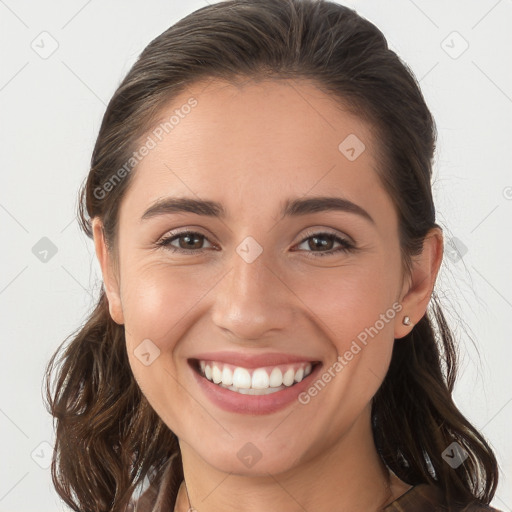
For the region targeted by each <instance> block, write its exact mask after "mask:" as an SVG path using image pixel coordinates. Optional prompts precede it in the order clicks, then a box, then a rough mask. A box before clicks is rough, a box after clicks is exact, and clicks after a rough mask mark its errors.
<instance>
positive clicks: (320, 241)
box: [298, 233, 355, 257]
mask: <svg viewBox="0 0 512 512" xmlns="http://www.w3.org/2000/svg"><path fill="white" fill-rule="evenodd" d="M304 244H306V248H305V249H300V250H304V251H305V252H306V253H316V254H314V255H311V254H308V256H312V257H316V256H329V255H333V254H336V253H339V252H349V251H352V250H355V246H354V245H353V244H352V243H351V242H349V241H348V240H345V239H344V238H341V237H339V236H337V235H334V234H333V233H314V234H312V235H309V236H308V237H307V238H304V240H302V242H301V243H300V244H299V246H298V247H300V246H301V245H304ZM335 244H338V245H339V246H338V247H334V246H335Z"/></svg>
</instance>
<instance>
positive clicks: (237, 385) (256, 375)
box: [199, 361, 313, 395]
mask: <svg viewBox="0 0 512 512" xmlns="http://www.w3.org/2000/svg"><path fill="white" fill-rule="evenodd" d="M283 366H284V368H283ZM199 368H200V370H201V373H202V374H203V375H204V376H205V377H206V378H207V379H208V380H209V381H211V382H213V383H214V384H218V385H219V386H222V387H223V388H226V389H229V390H231V391H236V392H239V393H242V394H244V395H266V394H269V393H275V392H276V391H281V390H282V389H286V388H287V387H290V386H293V385H294V384H295V383H299V382H301V381H302V380H303V379H304V378H305V377H307V376H308V375H309V374H310V373H311V372H312V370H313V365H312V364H311V363H299V364H295V365H294V366H290V367H288V368H286V366H285V365H282V366H281V367H278V366H275V367H273V368H272V371H270V368H256V369H254V370H248V369H246V368H242V367H233V366H230V365H228V364H224V363H217V362H214V361H210V362H208V363H207V362H206V361H199ZM285 368H286V371H284V369H285ZM269 371H270V374H269ZM283 371H284V373H283Z"/></svg>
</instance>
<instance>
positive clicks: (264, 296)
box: [212, 251, 298, 342]
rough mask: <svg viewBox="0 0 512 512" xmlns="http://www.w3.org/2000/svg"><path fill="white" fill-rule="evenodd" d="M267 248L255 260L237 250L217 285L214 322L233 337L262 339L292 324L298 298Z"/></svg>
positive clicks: (234, 339)
mask: <svg viewBox="0 0 512 512" xmlns="http://www.w3.org/2000/svg"><path fill="white" fill-rule="evenodd" d="M268 259H270V258H266V255H265V251H263V253H262V254H261V255H260V256H259V257H258V258H256V259H255V260H254V261H252V262H251V263H249V262H247V261H246V260H244V259H243V258H242V257H240V256H239V255H238V254H235V255H234V256H233V258H232V260H231V261H230V264H231V269H230V271H229V272H228V273H227V274H226V275H225V277H224V278H223V279H222V281H221V282H220V283H219V285H218V286H217V287H216V296H215V303H214V305H213V313H212V320H213V323H214V324H215V325H216V326H217V327H219V328H220V329H222V330H224V331H228V332H229V333H231V336H232V340H233V341H241V342H243V341H248V340H250V341H253V340H259V341H261V340H262V339H263V338H265V337H266V336H267V337H268V336H269V334H272V335H275V334H276V333H277V332H279V331H283V330H285V329H286V328H287V327H289V326H291V325H292V322H293V317H294V316H295V314H296V307H297V302H298V301H297V298H296V297H295V295H294V294H293V291H292V289H291V287H290V284H289V283H288V282H287V279H286V278H285V276H284V275H283V273H282V272H281V273H279V270H277V265H272V264H271V262H269V261H268Z"/></svg>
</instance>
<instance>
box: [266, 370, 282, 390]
mask: <svg viewBox="0 0 512 512" xmlns="http://www.w3.org/2000/svg"><path fill="white" fill-rule="evenodd" d="M282 384H283V372H281V370H280V369H279V368H277V367H276V368H274V369H273V370H272V371H271V372H270V379H269V385H270V387H271V388H278V387H279V386H281V385H282Z"/></svg>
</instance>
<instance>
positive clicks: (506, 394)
mask: <svg viewBox="0 0 512 512" xmlns="http://www.w3.org/2000/svg"><path fill="white" fill-rule="evenodd" d="M204 5H206V3H205V1H204V0H194V1H187V2H178V1H176V0H167V1H163V0H144V1H131V2H127V1H121V0H109V1H103V2H100V1H98V0H96V1H94V0H89V1H83V0H67V1H64V0H60V1H55V0H54V1H48V2H36V1H35V0H26V1H16V0H0V48H1V58H0V109H1V111H0V120H1V124H0V130H1V132H0V134H1V146H0V147H1V185H0V223H1V224H0V226H1V240H2V250H1V251H0V258H1V260H0V263H1V269H2V270H1V274H0V311H1V315H2V325H3V326H4V331H3V332H2V337H1V357H0V376H1V386H0V461H1V462H0V512H6V511H9V512H28V511H38V512H45V511H55V510H67V508H66V507H65V506H64V505H63V504H62V503H61V501H60V499H59V498H58V496H57V494H56V492H55V491H54V489H53V486H52V483H51V475H50V470H49V469H44V468H41V467H40V466H39V465H38V464H37V463H36V462H35V460H37V461H38V462H40V463H42V464H43V465H44V463H45V462H46V461H48V460H49V458H50V457H51V450H52V446H53V443H54V434H53V427H52V419H51V417H50V416H49V414H48V413H47V412H46V410H45V408H44V406H43V402H42V378H43V371H44V369H45V365H46V364H47V362H48V360H49V358H50V356H51V355H52V354H53V352H54V350H55V349H56V348H57V346H58V345H59V344H60V343H61V342H62V341H63V340H64V339H65V337H66V336H68V335H70V334H71V333H72V332H73V330H74V329H76V328H77V327H78V326H79V325H80V324H81V323H82V322H83V321H84V320H85V318H86V317H87V314H88V312H89V311H90V310H91V308H92V306H93V304H94V300H95V297H97V294H98V291H99V289H100V284H101V281H100V275H101V274H100V273H99V266H98V265H97V263H96V261H95V259H94V257H93V256H94V253H93V245H92V241H90V240H89V239H87V238H86V237H85V235H83V234H82V233H81V232H80V230H79V228H78V224H77V222H76V217H75V214H76V202H77V193H78V188H79V186H80V184H81V182H82V181H83V179H84V178H85V177H86V175H87V172H88V165H89V161H90V155H91V151H92V147H93V144H94V140H95V137H96V135H97V132H98V129H99V125H100V122H101V118H102V115H103V113H104V110H105V106H106V103H107V102H108V100H109V99H110V97H111V96H112V94H113V93H114V91H115V89H116V88H117V86H118V84H119V82H120V81H121V79H122V78H123V77H124V75H125V74H126V72H127V71H128V70H129V68H130V67H131V65H132V64H133V62H134V61H135V59H136V57H137V56H138V54H139V53H140V52H141V51H142V49H143V48H144V47H145V46H146V44H148V43H149V42H150V41H151V40H152V39H153V38H155V37H156V36H157V35H159V34H160V33H161V32H163V31H164V30H165V29H166V28H168V27H169V26H170V25H172V24H173V23H175V22H176V21H177V20H178V19H180V18H182V17H183V16H185V15H186V14H188V13H190V12H192V11H194V10H196V9H198V8H200V7H203V6H204ZM347 5H350V6H352V7H355V8H356V10H357V11H358V12H359V13H360V14H362V15H363V16H365V17H367V18H368V19H369V20H371V21H372V22H374V23H375V24H376V25H377V26H378V27H379V28H380V29H381V30H382V31H383V32H384V34H385V35H386V36H387V37H388V40H389V42H390V45H391V46H392V48H393V49H395V51H397V52H398V54H399V55H400V56H401V57H402V58H403V59H404V60H405V61H406V62H407V63H408V64H409V65H410V67H411V68H412V70H413V72H414V73H415V74H416V76H417V78H418V79H419V80H420V84H421V87H422V90H423V92H424V94H425V97H426V100H427V103H428V104H429V106H430V108H431V110H432V112H433V114H434V116H435V118H436V122H437V126H438V131H439V140H438V151H437V157H436V165H435V182H434V190H435V200H436V206H437V212H438V221H439V222H440V224H441V225H442V226H443V228H444V230H445V235H446V239H447V242H448V246H450V240H451V239H456V240H457V241H456V242H454V243H455V244H456V245H457V247H459V251H460V252H461V254H463V257H462V259H460V258H458V257H457V253H453V252H452V253H451V257H447V256H445V260H444V262H443V267H442V271H441V275H440V281H439V283H438V284H439V294H440V295H441V296H442V297H443V298H444V301H445V306H446V310H447V314H448V316H449V318H450V320H451V321H452V326H453V327H455V330H456V333H457V334H458V335H459V336H460V353H461V373H460V379H459V381H458V384H457V386H456V391H455V401H456V403H457V405H458V406H459V408H460V409H461V410H462V412H463V413H464V414H465V415H466V416H467V417H468V418H469V419H470V421H471V422H472V423H473V424H474V425H475V426H476V427H477V428H479V429H480V430H481V431H482V432H483V434H484V435H485V436H486V438H487V439H488V440H489V441H490V443H491V445H492V446H493V447H494V449H495V450H496V453H497V456H498V459H499V463H500V468H501V472H500V474H501V482H500V486H499V488H498V492H497V494H496V497H495V500H494V502H493V505H494V506H495V507H497V508H499V509H501V510H503V511H510V510H512V508H511V507H512V486H511V485H510V483H511V482H510V479H511V471H512V468H511V458H510V448H511V439H512V436H511V435H510V431H511V428H510V419H511V413H512V405H511V403H510V402H511V401H512V386H511V385H510V384H511V379H510V361H511V357H512V349H511V346H512V339H511V336H510V329H509V323H508V320H509V319H510V318H511V316H512V287H511V283H512V266H511V264H510V262H511V261H512V243H511V236H510V234H511V232H512V229H511V228H512V217H511V210H512V188H511V187H512V175H511V172H510V162H511V158H510V157H511V154H510V153H511V149H510V148H511V147H512V144H511V134H512V116H511V113H512V73H511V68H510V59H509V56H510V50H511V49H512V30H511V28H510V27H511V24H512V2H511V1H510V0H500V1H496V0H482V1H462V0H458V1H455V0H452V1H451V2H444V1H442V0H436V1H428V2H427V1H426V0H423V1H420V0H415V1H412V0H396V1H393V2H391V1H388V2H382V1H380V2H379V1H377V0H375V1H366V0H365V1H360V2H358V1H353V2H350V3H348V4H347ZM43 31H47V32H48V33H49V34H50V35H51V36H39V34H41V32H43ZM454 31H455V32H457V34H453V32H454ZM41 37H46V38H47V39H46V40H45V48H46V49H48V48H51V46H50V45H51V40H52V39H54V40H55V41H56V42H57V43H58V48H57V49H56V51H55V52H54V53H53V54H52V55H51V56H49V57H48V58H46V59H43V58H41V57H40V55H39V54H38V53H36V51H34V49H33V48H32V47H31V45H32V44H34V45H36V44H39V46H40V47H41V46H42V43H41ZM33 41H35V42H34V43H33ZM443 41H444V42H443ZM466 44H467V45H469V46H468V48H467V49H466V50H465V51H464V53H462V54H461V55H458V54H459V53H461V51H462V50H463V49H464V48H465V46H466ZM40 51H42V50H40ZM507 55H508V57H507ZM454 57H457V58H454ZM507 62H509V64H507ZM42 237H48V238H49V239H50V240H51V241H52V242H53V244H55V246H56V248H57V253H56V254H55V255H54V256H53V257H51V258H50V259H49V260H48V261H47V262H46V263H43V262H42V261H40V260H39V259H38V258H37V257H36V256H35V255H34V254H33V252H32V248H33V247H34V246H35V244H36V243H37V242H38V241H39V240H40V239H41V238H42ZM461 244H463V245H461ZM459 316H460V317H461V318H462V319H464V322H465V324H466V328H467V330H468V332H469V333H471V334H472V337H473V339H474V342H475V344H473V343H472V342H471V341H470V340H469V339H468V337H467V336H466V335H465V333H464V330H463V329H462V328H461V327H460V325H461V323H460V320H458V317H459ZM41 443H43V444H42V445H41ZM48 443H49V444H48ZM31 454H33V456H32V455H31Z"/></svg>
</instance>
